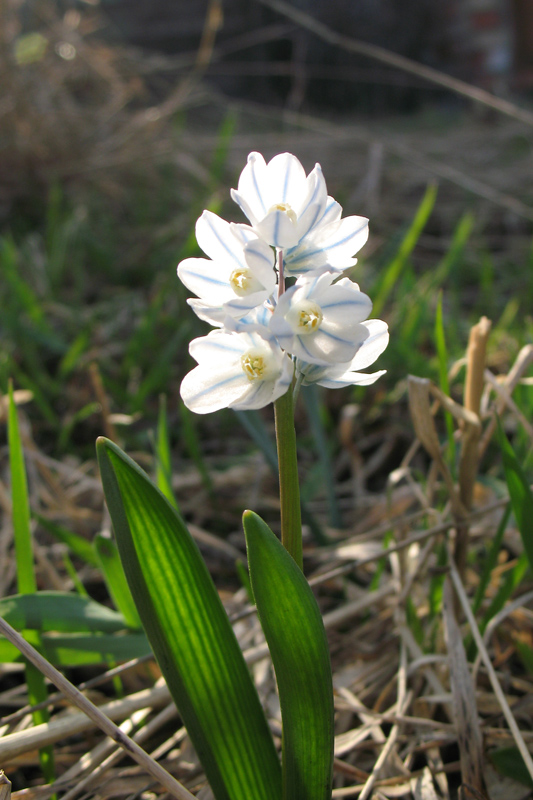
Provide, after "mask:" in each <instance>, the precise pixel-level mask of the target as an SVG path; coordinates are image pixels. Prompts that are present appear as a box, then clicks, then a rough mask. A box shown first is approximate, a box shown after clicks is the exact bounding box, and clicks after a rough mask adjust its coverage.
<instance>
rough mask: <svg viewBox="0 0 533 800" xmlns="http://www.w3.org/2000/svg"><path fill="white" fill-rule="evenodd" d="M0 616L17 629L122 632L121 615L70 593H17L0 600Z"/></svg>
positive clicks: (123, 621) (123, 626)
mask: <svg viewBox="0 0 533 800" xmlns="http://www.w3.org/2000/svg"><path fill="white" fill-rule="evenodd" d="M0 616H1V617H3V618H4V619H5V620H6V622H9V624H10V625H12V626H13V627H14V628H16V629H17V630H18V631H22V630H24V629H26V628H29V629H32V630H38V631H59V632H62V633H67V632H78V633H81V632H83V631H85V632H90V631H93V632H95V631H101V632H102V633H110V632H111V631H121V630H124V628H125V627H126V620H125V619H124V617H123V616H122V614H117V612H116V611H112V610H111V609H110V608H106V606H103V605H101V604H100V603H97V602H96V601H95V600H91V599H90V598H88V597H81V596H80V595H79V594H73V593H72V592H34V593H29V594H16V595H13V596H12V597H5V598H4V599H3V600H0Z"/></svg>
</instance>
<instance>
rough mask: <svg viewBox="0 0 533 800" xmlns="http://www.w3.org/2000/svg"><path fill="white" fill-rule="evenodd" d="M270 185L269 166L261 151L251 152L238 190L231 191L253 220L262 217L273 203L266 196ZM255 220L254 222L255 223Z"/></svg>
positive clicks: (240, 178)
mask: <svg viewBox="0 0 533 800" xmlns="http://www.w3.org/2000/svg"><path fill="white" fill-rule="evenodd" d="M267 185H268V177H267V166H266V163H265V159H264V158H263V156H262V155H261V153H250V155H249V156H248V161H247V163H246V166H245V168H244V169H243V171H242V172H241V174H240V177H239V183H238V186H237V192H233V191H232V193H231V196H232V198H233V199H234V200H235V201H236V202H237V203H238V204H239V205H240V206H241V208H242V209H243V211H244V213H245V214H246V216H247V217H248V219H249V220H250V222H252V216H253V217H255V220H257V219H261V218H262V217H264V215H265V214H266V213H267V211H268V209H269V208H270V205H271V203H269V202H268V198H267V197H265V193H266V186H267ZM236 196H237V197H239V198H240V199H242V200H243V201H244V204H245V205H246V206H247V207H248V209H249V211H250V212H251V214H252V216H250V215H249V214H247V213H246V211H245V209H244V208H243V206H242V205H241V203H240V201H239V200H238V199H236ZM255 220H254V221H253V222H252V224H255Z"/></svg>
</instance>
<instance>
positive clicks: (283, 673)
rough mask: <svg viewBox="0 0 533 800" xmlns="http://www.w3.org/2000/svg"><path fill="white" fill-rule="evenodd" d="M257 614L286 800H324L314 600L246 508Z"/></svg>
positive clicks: (325, 691) (321, 669)
mask: <svg viewBox="0 0 533 800" xmlns="http://www.w3.org/2000/svg"><path fill="white" fill-rule="evenodd" d="M243 522H244V532H245V535H246V547H247V550H248V564H249V567H250V577H251V581H252V589H253V592H254V597H255V601H256V603H257V610H258V612H259V617H260V620H261V625H262V627H263V632H264V634H265V637H266V640H267V642H268V646H269V649H270V653H271V656H272V661H273V664H274V668H275V670H276V679H277V682H278V689H279V699H280V704H281V715H282V722H283V759H282V760H283V767H282V780H283V798H284V800H303V799H304V798H305V800H330V798H331V781H332V770H333V734H334V731H333V685H332V677H331V664H330V658H329V649H328V641H327V638H326V632H325V630H324V624H323V622H322V616H321V614H320V610H319V608H318V605H317V602H316V600H315V598H314V595H313V593H312V591H311V589H310V587H309V584H308V583H307V581H306V579H305V578H304V576H303V573H302V571H301V570H300V568H299V567H298V566H297V564H296V562H295V561H294V560H293V558H292V557H291V556H290V555H289V554H288V553H287V551H286V550H285V548H284V547H283V546H282V544H281V543H280V541H279V539H278V538H277V537H276V536H275V535H274V534H273V533H272V531H271V530H270V528H269V527H268V525H266V523H265V522H263V520H262V519H261V517H258V516H257V514H254V513H253V512H252V511H245V513H244V517H243Z"/></svg>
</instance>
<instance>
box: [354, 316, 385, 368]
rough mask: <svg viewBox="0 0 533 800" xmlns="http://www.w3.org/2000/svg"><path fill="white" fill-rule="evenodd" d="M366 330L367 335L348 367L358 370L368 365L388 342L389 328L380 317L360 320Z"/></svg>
mask: <svg viewBox="0 0 533 800" xmlns="http://www.w3.org/2000/svg"><path fill="white" fill-rule="evenodd" d="M361 325H363V326H364V327H365V328H366V329H367V330H368V337H367V338H366V339H365V341H364V342H363V344H362V345H361V347H360V348H359V350H358V351H357V353H356V354H355V356H354V358H353V360H352V363H351V365H350V369H353V370H360V369H365V368H366V367H369V366H370V364H373V363H374V361H376V359H377V358H379V356H380V355H381V354H382V353H383V351H384V350H385V348H386V347H387V345H388V343H389V329H388V326H387V323H386V322H383V320H381V319H369V320H367V321H366V322H362V323H361Z"/></svg>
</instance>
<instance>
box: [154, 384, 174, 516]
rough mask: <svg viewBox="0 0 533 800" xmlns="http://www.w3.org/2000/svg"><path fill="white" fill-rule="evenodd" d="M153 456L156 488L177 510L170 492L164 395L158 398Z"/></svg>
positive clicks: (171, 491) (172, 494)
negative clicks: (154, 459)
mask: <svg viewBox="0 0 533 800" xmlns="http://www.w3.org/2000/svg"><path fill="white" fill-rule="evenodd" d="M155 456H156V463H157V467H156V484H157V488H158V489H159V491H160V492H162V493H163V494H164V495H165V497H166V498H167V500H168V501H169V502H170V503H172V505H173V506H175V507H176V508H178V502H177V500H176V497H175V495H174V492H173V490H172V458H171V455H170V444H169V437H168V419H167V398H166V395H164V394H162V395H160V396H159V415H158V418H157V431H156V439H155Z"/></svg>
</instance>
